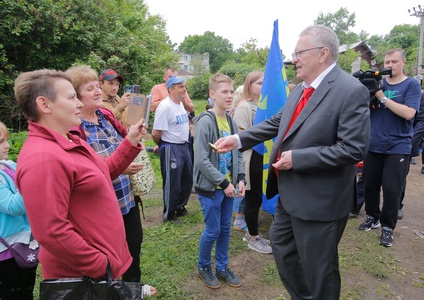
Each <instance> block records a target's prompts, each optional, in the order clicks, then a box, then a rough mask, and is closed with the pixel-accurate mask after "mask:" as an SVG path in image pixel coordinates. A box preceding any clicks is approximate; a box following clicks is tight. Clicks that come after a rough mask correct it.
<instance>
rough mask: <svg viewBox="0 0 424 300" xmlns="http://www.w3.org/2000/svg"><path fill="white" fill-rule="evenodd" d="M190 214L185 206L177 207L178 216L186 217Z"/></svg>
mask: <svg viewBox="0 0 424 300" xmlns="http://www.w3.org/2000/svg"><path fill="white" fill-rule="evenodd" d="M187 215H188V210H187V208H185V207H184V206H183V207H181V208H180V209H177V217H184V216H187Z"/></svg>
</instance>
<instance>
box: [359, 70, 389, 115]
mask: <svg viewBox="0 0 424 300" xmlns="http://www.w3.org/2000/svg"><path fill="white" fill-rule="evenodd" d="M383 75H389V76H392V68H382V69H377V70H368V71H365V72H364V71H362V70H359V71H356V72H355V73H353V74H352V76H353V77H356V78H358V79H359V81H360V82H361V83H362V84H363V85H364V86H365V87H366V88H368V91H369V92H370V100H371V102H370V107H373V108H375V107H376V106H377V104H378V100H377V99H375V92H377V91H378V90H381V89H383V85H382V82H381V80H382V79H383Z"/></svg>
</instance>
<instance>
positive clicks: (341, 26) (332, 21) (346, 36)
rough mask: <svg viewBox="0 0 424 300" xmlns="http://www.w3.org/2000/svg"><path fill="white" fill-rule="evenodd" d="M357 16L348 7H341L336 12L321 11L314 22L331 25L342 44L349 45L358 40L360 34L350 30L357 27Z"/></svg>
mask: <svg viewBox="0 0 424 300" xmlns="http://www.w3.org/2000/svg"><path fill="white" fill-rule="evenodd" d="M355 18H356V16H355V13H353V14H349V10H348V9H347V8H343V7H341V8H340V9H339V10H338V11H336V12H335V13H327V14H323V13H322V12H320V13H319V14H318V17H317V18H316V19H315V20H314V24H315V25H325V26H327V27H330V28H331V29H333V30H334V32H335V33H336V34H337V36H338V38H339V40H340V44H341V45H343V44H346V45H349V44H353V43H355V42H357V41H358V35H357V34H356V33H354V32H351V31H350V30H351V28H353V27H355V23H356V20H355Z"/></svg>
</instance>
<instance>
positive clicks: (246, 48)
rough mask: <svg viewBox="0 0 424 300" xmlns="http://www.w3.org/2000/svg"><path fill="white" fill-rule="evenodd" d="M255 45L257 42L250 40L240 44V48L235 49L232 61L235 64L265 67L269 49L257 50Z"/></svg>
mask: <svg viewBox="0 0 424 300" xmlns="http://www.w3.org/2000/svg"><path fill="white" fill-rule="evenodd" d="M257 43H258V41H257V40H256V39H253V38H252V39H250V40H249V41H247V42H246V43H244V44H242V45H241V48H239V49H237V50H236V51H235V53H234V61H235V62H236V63H244V64H248V65H259V66H261V67H265V65H266V61H267V59H268V52H269V47H265V48H258V47H257ZM283 59H284V58H283Z"/></svg>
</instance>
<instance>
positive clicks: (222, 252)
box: [197, 189, 233, 271]
mask: <svg viewBox="0 0 424 300" xmlns="http://www.w3.org/2000/svg"><path fill="white" fill-rule="evenodd" d="M198 197H199V201H200V205H201V206H202V211H203V215H204V222H205V230H204V231H203V233H202V236H201V238H200V247H199V258H198V263H197V264H198V267H199V268H202V269H203V268H206V267H210V266H211V255H212V247H213V245H214V243H215V242H216V249H215V260H216V269H217V270H219V271H221V270H224V269H225V268H226V267H227V265H228V247H229V245H230V230H231V217H232V208H233V198H230V197H227V196H225V194H224V191H223V190H219V189H217V190H216V191H215V196H214V197H213V198H208V197H205V196H202V195H200V194H198Z"/></svg>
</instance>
